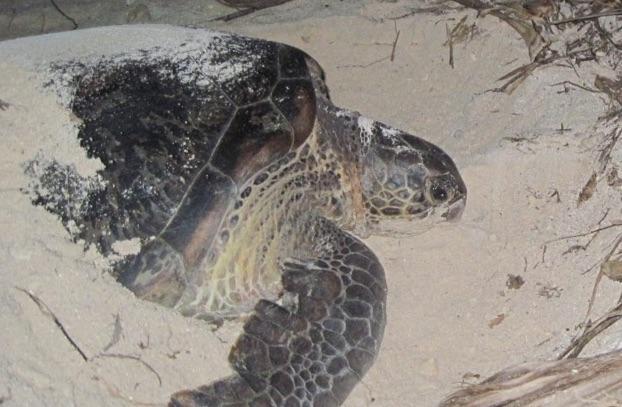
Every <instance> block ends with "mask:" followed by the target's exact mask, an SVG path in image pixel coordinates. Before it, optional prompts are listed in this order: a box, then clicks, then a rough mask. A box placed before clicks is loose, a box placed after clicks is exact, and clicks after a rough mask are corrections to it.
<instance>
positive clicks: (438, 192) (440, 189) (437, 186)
mask: <svg viewBox="0 0 622 407" xmlns="http://www.w3.org/2000/svg"><path fill="white" fill-rule="evenodd" d="M430 196H431V197H432V199H434V202H436V203H443V202H445V201H447V199H448V198H449V192H448V191H447V189H446V188H445V186H444V185H443V184H442V183H439V182H435V183H433V184H432V185H431V186H430Z"/></svg>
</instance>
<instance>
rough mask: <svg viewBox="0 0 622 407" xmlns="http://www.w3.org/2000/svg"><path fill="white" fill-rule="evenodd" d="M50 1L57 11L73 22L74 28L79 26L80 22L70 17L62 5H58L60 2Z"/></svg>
mask: <svg viewBox="0 0 622 407" xmlns="http://www.w3.org/2000/svg"><path fill="white" fill-rule="evenodd" d="M50 3H52V6H53V7H54V8H55V9H56V11H58V12H59V13H60V14H61V15H62V16H63V17H65V18H66V19H67V20H69V21H70V22H71V24H72V25H73V28H72V30H75V29H77V28H78V23H76V20H74V19H73V18H71V17H69V16H68V15H67V13H65V12H64V11H63V10H62V9H61V8H60V7H58V4H56V1H54V0H50Z"/></svg>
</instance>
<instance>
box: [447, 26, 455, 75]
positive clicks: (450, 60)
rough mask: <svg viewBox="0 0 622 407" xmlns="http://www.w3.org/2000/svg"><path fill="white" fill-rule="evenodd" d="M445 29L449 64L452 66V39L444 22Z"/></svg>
mask: <svg viewBox="0 0 622 407" xmlns="http://www.w3.org/2000/svg"><path fill="white" fill-rule="evenodd" d="M445 31H447V44H448V45H449V66H451V69H453V68H454V41H453V38H452V36H451V32H450V31H449V26H448V25H447V24H445Z"/></svg>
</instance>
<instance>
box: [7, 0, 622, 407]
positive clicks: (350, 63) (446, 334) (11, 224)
mask: <svg viewBox="0 0 622 407" xmlns="http://www.w3.org/2000/svg"><path fill="white" fill-rule="evenodd" d="M296 3H298V6H299V5H300V3H301V2H298V1H295V2H292V3H290V4H288V5H286V6H283V7H284V8H283V10H285V11H284V12H283V13H282V14H281V15H280V16H279V18H278V19H276V20H278V21H276V22H274V21H275V20H274V19H273V20H272V22H270V20H269V19H267V17H266V15H270V14H269V10H265V11H263V12H261V13H259V14H258V15H257V16H253V17H249V18H246V19H244V20H238V21H236V22H234V23H231V24H229V25H227V26H226V27H224V28H226V29H228V30H230V31H234V32H238V33H243V34H246V35H251V36H255V37H260V38H266V39H271V40H277V41H282V42H286V43H288V44H292V45H295V46H298V47H300V48H302V49H304V50H305V51H307V52H308V53H310V54H311V55H313V56H314V57H315V58H316V59H317V60H318V61H319V62H320V63H321V64H322V66H323V67H324V68H325V70H326V73H327V77H328V85H329V87H330V90H331V96H332V98H333V101H334V102H335V104H337V105H339V106H345V107H348V108H351V109H355V110H358V111H360V112H361V113H362V114H364V115H366V116H369V117H373V118H375V119H378V120H381V121H384V122H386V123H389V124H391V125H393V126H395V127H398V128H401V129H404V130H406V131H409V132H412V133H414V134H417V135H419V136H421V137H424V138H426V139H428V140H430V141H432V142H434V143H436V144H438V145H440V146H442V147H443V148H444V149H445V150H446V151H447V152H448V153H449V154H450V155H451V156H452V157H453V158H454V160H455V161H456V163H457V165H458V167H459V168H460V171H461V173H462V174H463V177H464V180H465V182H466V184H467V187H468V190H469V198H468V203H467V209H466V211H465V213H464V216H463V219H462V221H461V222H460V223H457V224H451V225H443V226H442V227H438V228H436V229H433V230H430V231H429V232H426V233H425V234H423V235H419V236H413V237H409V238H403V237H402V238H395V237H377V236H374V237H371V238H370V239H368V240H367V243H368V244H369V245H370V246H371V247H372V248H373V249H374V251H375V252H376V253H377V254H378V256H379V258H380V259H381V261H382V262H383V264H384V266H385V270H386V272H387V280H388V285H389V297H388V322H387V328H386V334H385V339H384V342H383V345H382V350H381V352H380V355H379V357H378V360H377V362H376V363H375V365H374V366H373V368H372V369H371V371H370V372H369V373H368V374H367V376H366V377H365V378H364V380H363V382H362V383H361V384H360V385H359V386H358V387H357V388H356V389H355V391H354V392H353V394H352V395H351V396H350V398H349V399H348V400H347V402H346V404H345V405H346V406H350V407H355V406H369V405H371V406H382V407H384V406H396V405H404V406H431V405H435V404H436V403H438V402H439V401H440V400H441V399H442V398H443V396H445V395H447V394H448V393H450V392H451V391H453V390H456V389H458V388H460V387H461V385H463V384H464V383H470V382H473V381H474V380H476V379H477V378H478V377H482V378H483V377H485V376H487V375H490V374H492V373H494V372H495V371H497V370H499V369H501V368H504V367H507V366H510V365H513V364H516V363H520V362H523V361H534V360H545V359H549V358H552V357H554V356H556V354H557V353H558V352H559V351H560V350H561V349H563V348H564V347H565V346H566V345H567V344H568V343H569V341H570V339H571V338H572V337H573V335H575V334H576V333H577V332H578V326H577V325H578V324H579V323H581V322H582V321H583V319H584V316H585V312H586V310H587V303H588V299H589V297H590V293H591V290H592V287H593V284H594V280H595V277H596V272H597V271H598V270H597V269H596V270H592V271H590V272H588V273H584V272H585V270H587V269H588V268H589V267H590V266H592V265H593V264H594V263H595V262H598V260H599V259H601V258H602V256H603V255H604V254H606V252H607V251H608V250H609V248H610V247H611V244H612V241H613V240H614V239H615V237H616V236H617V234H616V233H617V232H616V229H615V228H613V229H610V230H608V231H605V232H603V233H600V234H599V235H598V237H597V238H596V239H595V240H594V241H593V242H592V243H591V244H590V246H589V247H588V249H587V250H571V251H570V252H567V251H568V249H569V248H571V247H572V246H573V245H576V244H584V243H586V242H587V240H588V239H589V236H588V237H586V238H583V239H579V240H577V239H570V240H562V241H558V242H552V243H548V244H546V243H547V242H548V241H550V240H551V239H556V238H559V237H562V236H566V235H572V234H576V233H581V232H584V231H587V230H590V229H591V228H594V227H595V226H596V225H598V223H599V221H601V219H602V218H603V216H604V215H605V214H606V219H605V220H604V221H602V224H608V223H610V222H612V221H615V220H616V219H619V217H620V209H621V207H622V203H621V200H620V190H619V187H609V186H607V184H606V183H599V186H598V188H597V189H596V192H595V194H594V196H593V197H592V198H591V199H589V200H588V201H587V202H585V203H583V204H581V205H579V206H578V205H577V199H578V196H579V193H580V192H581V189H582V188H583V186H584V185H585V183H586V182H587V180H588V179H589V177H590V175H591V173H592V171H593V170H595V169H596V168H597V162H596V157H597V155H598V148H599V142H600V141H602V136H601V134H602V131H603V130H602V127H603V125H602V124H598V122H597V119H598V117H599V116H601V115H602V114H603V113H604V112H605V109H606V106H605V103H604V101H603V100H602V98H601V97H599V96H598V95H596V94H593V93H589V92H582V91H577V90H570V91H568V92H563V90H564V88H563V86H560V85H554V84H556V83H559V82H563V81H566V80H572V81H575V82H577V83H583V84H589V83H591V82H592V81H593V77H594V72H595V68H594V67H593V66H590V65H589V64H586V65H582V66H581V67H579V68H578V71H576V72H575V71H574V70H573V69H569V68H567V67H562V66H552V67H549V68H546V69H543V70H539V71H536V72H535V74H534V75H532V76H531V77H530V78H528V79H527V80H526V81H525V82H524V83H523V84H522V85H521V86H520V87H519V88H518V89H517V90H516V91H515V92H514V93H512V94H511V95H507V94H504V93H496V92H487V91H488V90H490V89H492V88H494V87H496V86H499V82H497V81H496V79H497V78H499V77H501V76H502V75H504V74H506V73H507V72H509V71H511V70H512V69H514V68H516V67H518V66H520V65H521V64H524V63H526V62H528V61H529V56H528V55H527V51H526V48H525V46H524V43H523V42H522V40H521V39H520V37H519V36H518V35H517V34H516V33H515V32H514V31H513V30H512V29H511V28H509V27H508V26H507V25H505V24H503V23H501V22H499V21H498V20H495V19H493V18H492V17H487V18H484V19H478V20H477V27H478V29H477V32H476V35H475V36H474V37H473V38H472V39H471V40H470V41H468V42H465V43H460V44H456V45H454V50H453V51H454V68H452V67H450V65H449V63H448V58H449V50H448V47H447V46H446V45H444V43H445V40H446V24H447V25H449V26H450V27H451V26H453V25H454V24H455V23H456V22H457V21H458V20H460V19H461V18H462V17H464V16H466V18H467V19H468V20H467V21H469V22H474V21H475V13H473V12H470V11H457V12H452V13H450V14H447V15H440V16H439V15H433V14H421V13H419V14H414V15H412V16H410V17H407V18H403V19H400V20H397V22H396V23H395V24H394V22H393V21H391V20H388V19H386V18H384V19H383V17H387V16H395V15H399V13H401V12H403V11H405V10H406V11H407V10H408V8H409V7H408V4H407V2H379V1H367V2H358V3H357V4H358V6H357V7H356V8H353V9H352V10H351V11H350V12H348V13H335V14H336V15H333V16H330V15H326V14H321V15H320V14H313V13H310V14H309V15H306V16H299V15H298V14H296V13H300V11H296V7H297V4H296ZM287 13H292V14H291V15H294V16H295V17H296V18H292V20H293V21H291V22H286V21H287V19H286V17H287ZM218 27H219V28H223V26H222V25H218ZM153 29H154V30H156V31H158V32H160V33H161V34H160V35H162V37H156V36H150V37H145V36H144V33H143V34H141V31H138V30H135V31H132V30H128V29H126V31H124V32H123V35H119V34H115V30H114V29H111V30H110V31H109V32H110V37H109V38H108V40H109V41H112V42H114V41H115V40H116V39H118V38H121V37H122V38H123V41H126V43H127V44H128V46H131V47H134V46H139V45H140V44H143V43H150V42H154V43H155V42H157V41H158V38H164V37H166V38H167V41H171V42H174V41H175V40H176V39H177V38H179V35H180V34H179V31H177V30H176V29H175V28H172V27H156V28H153ZM396 29H397V30H399V32H400V36H399V40H398V42H397V45H396V46H395V52H394V58H393V60H391V58H390V55H391V53H392V42H393V41H394V39H395V36H396V32H395V30H396ZM84 35H85V36H88V35H89V34H88V32H85V34H84ZM115 35H117V37H115ZM36 41H37V42H38V43H39V44H46V41H48V42H47V44H49V49H50V51H48V52H50V53H52V52H53V44H54V38H53V37H49V38H47V39H45V38H41V39H37V40H36ZM106 43H107V42H106V41H102V43H101V44H100V45H98V47H102V49H105V47H106ZM24 44H25V43H18V42H10V41H9V42H4V43H0V56H2V57H0V61H1V62H0V100H2V102H4V103H6V104H8V105H2V106H4V107H3V108H2V109H1V110H0V155H1V157H2V159H1V160H0V166H1V169H2V170H1V172H0V174H1V176H0V207H1V208H2V211H0V224H1V225H2V228H1V230H2V233H1V234H0V264H1V266H0V309H1V310H2V312H1V313H0V324H1V326H2V327H3V329H2V330H0V344H2V353H1V354H0V400H2V401H3V402H4V403H3V404H4V405H7V406H13V405H15V406H18V405H19V406H26V405H28V406H44V405H53V406H57V405H77V406H84V405H89V406H99V405H101V406H126V405H145V404H148V405H152V404H155V405H161V404H163V403H165V401H166V400H167V397H168V396H169V394H170V393H172V392H174V391H176V390H179V389H181V388H185V387H192V386H197V385H202V384H206V383H208V382H210V381H211V380H213V379H215V378H217V377H221V376H223V375H225V374H227V373H228V372H229V371H230V370H229V367H228V365H227V362H226V355H227V353H228V349H229V348H230V345H231V343H232V341H233V340H234V339H235V337H236V336H237V333H238V332H239V325H238V324H236V323H228V324H226V325H225V326H224V327H223V328H221V329H220V330H218V331H216V332H213V331H212V329H211V327H210V326H209V325H207V324H206V323H204V322H202V321H198V320H193V319H187V318H183V317H181V316H180V315H178V314H176V313H175V312H172V311H170V310H168V309H164V308H162V307H158V306H156V305H154V304H150V303H146V302H141V301H138V300H136V299H135V298H134V297H133V295H132V294H131V293H130V292H129V291H127V290H126V289H124V288H123V287H121V286H120V285H119V284H118V283H116V282H115V281H114V280H113V279H112V278H111V277H110V276H109V275H107V274H106V272H105V265H106V262H105V261H104V260H103V259H102V258H101V257H100V256H99V255H98V254H97V253H96V252H95V251H87V252H83V250H82V248H81V246H80V245H78V244H75V243H73V242H71V241H70V240H69V237H68V234H67V233H66V231H65V230H64V229H63V228H62V225H61V224H60V222H58V221H57V219H55V218H54V217H53V216H52V215H50V214H49V213H47V212H45V211H44V210H42V209H41V208H36V207H33V206H32V205H31V204H30V203H29V198H28V197H27V196H26V195H25V194H24V193H22V192H21V190H20V189H21V188H23V187H24V186H25V184H26V183H27V181H28V179H27V177H26V176H25V175H24V169H23V163H24V161H25V160H27V159H29V158H31V157H33V156H34V155H36V154H37V153H39V152H42V151H43V152H45V151H46V148H55V149H57V150H59V151H64V154H67V157H74V158H76V157H81V155H80V154H81V153H80V149H79V146H78V145H77V142H76V140H75V138H73V136H74V135H75V129H76V126H77V125H78V123H76V121H75V119H74V118H72V117H70V115H69V114H68V113H67V112H66V110H65V109H64V108H63V107H62V106H61V105H59V103H58V98H57V96H56V95H55V94H52V93H49V92H47V93H46V92H44V91H42V90H41V89H40V87H38V84H37V83H36V80H34V77H33V74H32V68H31V67H29V66H28V64H27V63H25V62H24V60H25V58H24V54H23V53H22V52H21V51H20V47H23V46H24ZM44 48H47V47H44ZM22 51H23V49H22ZM30 52H34V51H32V50H31V51H30ZM75 52H77V53H80V52H94V53H96V52H97V49H91V50H84V49H81V48H80V45H79V44H76V51H75ZM562 128H563V129H564V130H563V131H560V129H562ZM59 145H61V146H63V147H62V148H60V149H59V147H58V146H59ZM614 153H615V154H614V161H615V162H619V153H618V152H617V151H615V152H614ZM80 160H81V159H79V158H78V159H77V161H78V162H82V163H83V165H84V171H89V170H91V171H92V170H94V169H95V167H92V165H91V164H89V163H88V162H87V160H86V159H84V160H82V161H80ZM545 244H546V247H547V249H546V251H544V249H543V247H544V245H545ZM565 252H567V253H565ZM509 275H513V276H520V277H521V278H522V280H524V284H522V285H521V284H514V285H512V284H509V285H510V286H512V287H513V288H510V287H509V286H508V281H509ZM515 281H516V279H515ZM518 286H520V287H518ZM618 291H619V285H618V284H617V283H614V282H611V281H608V280H604V281H603V284H602V286H601V289H600V290H599V292H598V296H597V300H596V304H595V307H594V310H593V315H595V316H597V315H600V314H601V313H602V312H603V311H604V310H606V309H607V308H609V307H610V306H611V305H613V304H614V303H615V300H616V298H617V295H618ZM26 292H29V293H32V294H33V295H35V296H36V297H37V298H39V299H41V300H42V301H43V302H44V303H45V304H46V305H47V307H48V308H49V309H48V308H44V309H42V308H41V307H40V306H38V305H37V304H36V303H35V302H34V301H33V299H32V298H31V297H29V296H28V295H27V293H26ZM50 311H51V312H53V313H54V315H55V316H56V317H57V318H58V321H59V323H61V324H62V326H63V327H64V328H65V330H66V332H67V335H68V336H70V337H71V338H72V339H73V340H74V341H75V343H76V345H77V346H78V347H79V348H80V349H81V350H82V351H83V353H84V357H83V356H82V355H80V353H78V352H77V351H76V349H75V348H74V347H73V346H72V345H71V344H70V343H69V341H68V340H67V338H66V337H65V336H64V335H63V333H62V332H61V331H60V329H59V327H58V325H57V324H56V323H55V321H54V320H53V319H51V318H50V314H49V312H50ZM620 331H621V330H620V328H617V329H616V326H614V327H613V328H612V329H611V330H610V332H608V335H605V336H602V337H600V338H599V340H598V341H597V342H598V343H596V344H594V345H593V346H592V345H591V346H590V348H589V349H588V351H589V352H591V353H595V352H600V351H603V350H609V349H616V348H620V347H621V343H620V340H619V338H620V335H619V334H620ZM85 359H86V360H85Z"/></svg>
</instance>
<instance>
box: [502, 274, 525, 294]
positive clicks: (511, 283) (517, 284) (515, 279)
mask: <svg viewBox="0 0 622 407" xmlns="http://www.w3.org/2000/svg"><path fill="white" fill-rule="evenodd" d="M523 284H525V279H524V278H522V277H521V276H517V275H514V274H508V279H507V280H506V282H505V286H506V287H507V288H509V289H510V290H518V289H519V288H521V287H522V286H523Z"/></svg>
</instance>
